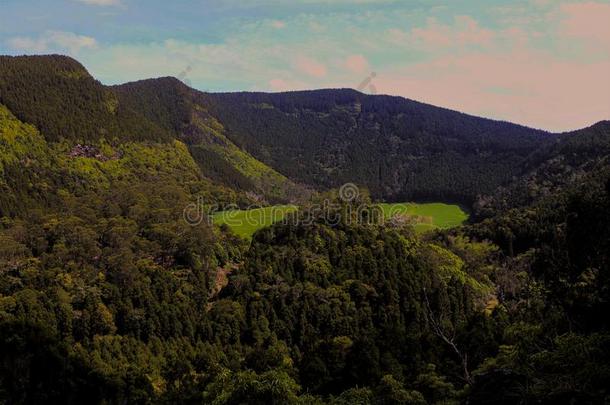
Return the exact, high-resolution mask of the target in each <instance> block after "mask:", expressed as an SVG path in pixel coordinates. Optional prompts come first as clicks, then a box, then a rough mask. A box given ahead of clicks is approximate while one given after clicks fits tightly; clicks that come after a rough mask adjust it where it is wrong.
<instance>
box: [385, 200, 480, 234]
mask: <svg viewBox="0 0 610 405" xmlns="http://www.w3.org/2000/svg"><path fill="white" fill-rule="evenodd" d="M379 206H380V207H381V209H382V210H383V213H384V215H385V216H386V219H390V220H391V219H393V218H396V217H399V218H400V217H405V219H406V221H407V222H411V223H412V224H413V225H414V227H415V230H416V231H418V232H425V231H429V230H432V229H437V228H440V229H446V228H453V227H455V226H459V225H461V224H463V223H464V222H465V221H466V220H467V219H468V214H466V213H465V212H464V211H463V210H462V209H461V208H460V207H459V206H458V205H449V204H443V203H427V204H416V203H395V204H388V203H383V204H379Z"/></svg>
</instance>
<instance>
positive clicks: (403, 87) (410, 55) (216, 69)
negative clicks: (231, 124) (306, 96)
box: [0, 0, 610, 131]
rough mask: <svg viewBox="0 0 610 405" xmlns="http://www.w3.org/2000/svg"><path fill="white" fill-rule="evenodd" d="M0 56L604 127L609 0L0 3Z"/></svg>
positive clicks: (608, 92)
mask: <svg viewBox="0 0 610 405" xmlns="http://www.w3.org/2000/svg"><path fill="white" fill-rule="evenodd" d="M0 53H2V54H13V55H17V54H45V53H62V54H68V55H71V56H74V57H75V58H77V59H78V60H79V61H81V62H82V63H83V64H84V65H85V66H86V67H87V69H89V71H90V72H91V73H92V74H93V75H94V76H95V77H96V78H98V79H99V80H101V81H102V82H103V83H106V84H116V83H122V82H126V81H131V80H138V79H143V78H149V77H159V76H167V75H171V76H180V78H182V79H183V80H184V81H185V82H187V83H189V84H191V85H192V86H193V87H195V88H198V89H201V90H207V91H237V90H260V91H283V90H296V89H314V88H323V87H352V88H356V87H358V86H359V84H360V83H362V82H363V81H364V80H366V79H367V78H369V77H371V74H372V73H373V72H374V74H375V75H374V76H375V77H374V78H372V80H370V85H367V86H366V87H365V88H364V89H363V90H364V91H365V92H373V93H380V94H381V93H383V94H393V95H401V96H404V97H408V98H412V99H416V100H420V101H425V102H429V103H432V104H436V105H440V106H444V107H449V108H453V109H457V110H460V111H464V112H468V113H472V114H476V115H482V116H486V117H491V118H498V119H505V120H510V121H515V122H518V123H522V124H526V125H529V126H533V127H539V128H544V129H549V130H554V131H561V130H569V129H575V128H579V127H583V126H587V125H590V124H592V123H594V122H596V121H599V120H602V119H610V78H609V76H610V73H609V72H610V0H591V1H588V0H587V1H578V0H572V1H562V0H521V1H504V0H485V1H483V0H470V1H465V0H451V1H445V2H440V1H433V0H403V1H394V0H334V1H330V0H302V1H295V0H293V1H281V0H251V1H237V0H225V1H211V0H206V1H204V0H201V1H173V2H169V1H160V0H148V1H144V0H0Z"/></svg>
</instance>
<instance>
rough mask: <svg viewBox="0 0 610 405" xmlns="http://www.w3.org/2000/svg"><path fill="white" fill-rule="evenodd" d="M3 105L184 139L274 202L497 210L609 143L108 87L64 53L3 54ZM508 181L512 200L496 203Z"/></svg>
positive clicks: (351, 104) (68, 124)
mask: <svg viewBox="0 0 610 405" xmlns="http://www.w3.org/2000/svg"><path fill="white" fill-rule="evenodd" d="M0 104H3V105H5V106H6V107H7V108H8V109H9V110H10V111H11V112H12V113H13V114H14V115H15V116H16V117H17V118H18V119H20V120H21V121H23V122H26V123H29V124H33V125H34V126H36V127H37V128H38V129H39V130H40V133H41V134H42V135H43V136H44V137H45V139H46V140H47V141H49V142H59V141H61V142H65V143H67V144H71V145H72V144H76V143H79V142H80V143H84V144H88V143H91V144H94V143H96V142H100V141H101V140H104V141H107V142H111V143H114V144H118V143H122V142H133V141H137V142H142V141H144V142H160V143H165V142H169V141H171V140H172V139H178V140H180V141H182V142H184V143H185V144H186V145H187V146H188V149H189V151H190V153H191V155H192V156H193V158H194V160H195V161H196V162H197V164H198V165H199V168H200V170H201V172H202V173H203V175H204V176H205V177H207V178H209V179H211V180H212V181H214V182H215V183H218V184H220V185H222V186H225V187H229V188H231V189H234V190H237V191H239V192H248V193H251V194H250V195H251V198H253V199H259V200H261V201H268V202H286V201H293V202H294V201H299V200H301V201H302V200H304V199H306V198H307V196H308V195H309V194H310V193H311V192H312V191H313V190H318V191H324V190H328V189H331V188H335V187H338V186H340V185H342V184H344V183H346V182H352V183H356V184H358V185H359V186H363V187H366V188H368V189H369V190H370V192H371V195H372V197H373V198H374V199H382V200H387V201H409V200H414V201H444V202H458V203H463V204H465V205H469V206H470V205H472V204H475V205H476V206H477V207H478V208H480V206H481V205H483V206H485V205H487V206H488V207H489V206H491V205H493V206H495V207H496V208H497V207H502V206H506V205H507V204H508V205H510V204H512V203H513V202H514V203H517V199H521V200H524V201H525V200H527V198H525V197H523V196H521V197H516V194H517V193H521V194H523V190H522V188H521V191H516V186H515V185H516V184H519V183H524V182H526V181H527V180H526V179H527V178H528V176H530V177H531V176H533V175H535V173H542V171H545V170H546V171H548V170H547V169H545V167H549V164H551V163H552V162H555V160H554V159H555V158H556V157H560V156H561V159H562V160H561V161H562V162H566V166H565V167H568V166H569V167H570V168H573V167H574V164H569V162H570V159H571V158H572V157H575V159H577V160H578V162H579V163H578V164H577V166H578V167H579V169H578V170H580V171H587V170H590V168H591V167H593V166H592V165H591V164H589V161H588V160H587V159H588V157H589V156H593V155H595V156H596V157H595V159H597V160H599V159H601V157H603V156H606V155H607V147H606V146H604V145H607V142H608V131H607V127H608V124H607V123H600V124H598V125H596V126H594V127H592V128H589V129H584V130H582V131H576V132H574V133H566V134H550V133H547V132H544V131H540V130H535V129H531V128H527V127H523V126H520V125H515V124H511V123H508V122H500V121H493V120H489V119H484V118H479V117H474V116H470V115H467V114H462V113H459V112H456V111H452V110H448V109H444V108H439V107H435V106H431V105H427V104H422V103H419V102H416V101H412V100H408V99H404V98H401V97H390V96H382V95H365V94H362V93H360V92H357V91H355V90H349V89H326V90H314V91H298V92H287V93H274V94H269V93H203V92H200V91H197V90H194V89H192V88H189V87H188V86H186V85H184V84H183V83H182V82H180V81H179V80H177V79H175V78H171V77H165V78H158V79H148V80H142V81H138V82H133V83H127V84H124V85H120V86H111V87H108V86H104V85H102V84H101V83H99V82H98V81H96V80H95V79H94V78H93V77H91V76H90V75H89V73H88V72H87V71H86V69H85V68H84V67H83V66H82V65H81V64H80V63H78V62H77V61H75V60H73V59H71V58H68V57H65V56H57V55H51V56H32V57H30V56H27V57H0ZM576 151H577V152H576ZM590 151H595V152H594V153H593V154H591V153H589V152H590ZM582 159H585V161H584V162H583V160H582ZM562 164H563V163H562ZM555 166H556V165H555ZM549 170H550V169H549ZM569 170H570V169H569ZM562 181H566V179H563V180H560V179H558V178H557V179H556V180H555V182H559V183H561V182H562ZM508 189H510V190H514V191H510V193H511V195H513V196H512V197H506V198H504V197H502V198H504V199H505V200H506V199H508V200H510V201H509V202H508V203H504V202H503V203H497V202H498V200H499V199H498V198H495V200H494V201H495V202H493V203H490V201H489V198H490V197H489V196H492V195H496V194H498V193H506V192H507V191H506V190H508ZM502 198H500V199H502ZM524 198H525V199H524ZM478 208H477V209H478ZM494 209H495V208H494ZM483 211H484V210H483Z"/></svg>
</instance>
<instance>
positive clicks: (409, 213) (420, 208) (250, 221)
mask: <svg viewBox="0 0 610 405" xmlns="http://www.w3.org/2000/svg"><path fill="white" fill-rule="evenodd" d="M376 206H377V207H380V208H381V210H382V211H383V214H384V220H386V221H394V222H396V223H404V224H405V225H406V224H408V225H412V226H413V227H414V229H415V231H416V232H418V233H422V232H426V231H430V230H434V229H449V228H453V227H456V226H459V225H461V224H463V223H464V222H465V221H466V220H467V219H468V214H467V213H466V212H464V210H463V209H462V208H461V207H460V206H458V205H450V204H444V203H423V204H418V203H411V202H409V203H380V204H377V205H376ZM297 210H298V208H297V207H296V206H294V205H274V206H270V207H263V208H254V209H250V210H229V211H220V212H216V213H214V214H213V216H212V221H213V222H214V223H215V224H216V225H226V226H228V227H229V228H230V229H231V230H232V231H233V233H235V234H236V235H238V236H240V237H242V238H245V239H251V238H252V235H254V233H255V232H256V231H258V230H259V229H262V228H265V227H268V226H270V225H272V224H273V223H276V222H279V221H282V220H283V219H284V218H285V217H286V214H288V213H291V212H295V211H297Z"/></svg>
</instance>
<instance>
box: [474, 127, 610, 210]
mask: <svg viewBox="0 0 610 405" xmlns="http://www.w3.org/2000/svg"><path fill="white" fill-rule="evenodd" d="M609 166H610V121H602V122H598V123H597V124H595V125H592V126H591V127H588V128H584V129H581V130H578V131H572V132H566V133H563V134H559V135H557V136H556V138H555V139H554V141H553V142H550V143H547V144H546V145H544V146H543V147H541V148H539V149H537V150H536V151H535V152H534V153H532V154H531V155H530V156H529V157H528V158H527V159H526V161H525V162H524V165H523V172H524V174H523V175H522V176H519V177H517V178H515V179H513V180H512V181H511V182H509V183H508V184H506V185H504V186H501V187H498V188H497V189H496V190H494V192H493V193H491V195H480V196H479V198H478V199H477V201H476V202H475V204H474V212H475V214H476V215H477V216H478V217H491V216H493V215H494V214H497V213H500V212H503V211H506V210H507V209H510V208H517V207H525V206H528V205H531V204H533V203H535V202H537V201H539V200H541V199H544V198H547V197H549V196H552V195H554V194H557V193H559V192H561V191H562V190H564V189H566V188H570V187H571V186H573V185H576V184H578V183H581V182H583V181H585V179H586V178H587V177H588V176H590V175H591V174H595V173H597V172H603V170H604V169H605V168H607V167H609Z"/></svg>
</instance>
